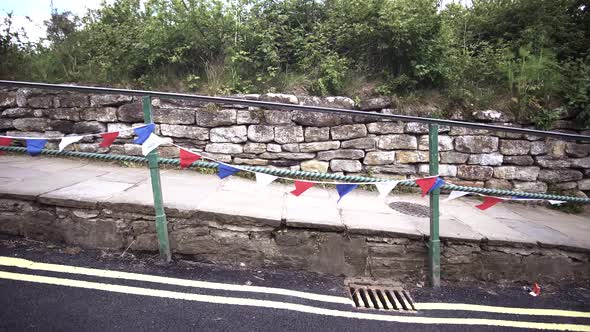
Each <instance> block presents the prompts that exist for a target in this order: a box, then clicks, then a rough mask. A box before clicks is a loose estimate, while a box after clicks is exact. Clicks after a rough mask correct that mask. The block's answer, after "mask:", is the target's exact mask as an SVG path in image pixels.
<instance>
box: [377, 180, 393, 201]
mask: <svg viewBox="0 0 590 332" xmlns="http://www.w3.org/2000/svg"><path fill="white" fill-rule="evenodd" d="M398 183H399V181H387V182H377V183H375V187H377V190H379V199H385V197H387V195H389V193H390V192H391V191H392V190H393V188H395V186H397V184H398Z"/></svg>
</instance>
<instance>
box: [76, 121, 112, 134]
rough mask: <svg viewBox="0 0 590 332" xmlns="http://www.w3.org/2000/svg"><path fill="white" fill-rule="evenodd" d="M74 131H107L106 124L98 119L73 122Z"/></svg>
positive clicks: (87, 132)
mask: <svg viewBox="0 0 590 332" xmlns="http://www.w3.org/2000/svg"><path fill="white" fill-rule="evenodd" d="M73 129H74V133H76V134H97V133H104V132H106V131H107V126H106V125H105V124H104V123H102V122H98V121H87V122H76V123H75V124H74V128H73Z"/></svg>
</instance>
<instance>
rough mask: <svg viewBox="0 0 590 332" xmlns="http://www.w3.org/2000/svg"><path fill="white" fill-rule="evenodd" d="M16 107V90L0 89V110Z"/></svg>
mask: <svg viewBox="0 0 590 332" xmlns="http://www.w3.org/2000/svg"><path fill="white" fill-rule="evenodd" d="M9 107H16V91H0V110H2V109H5V108H9Z"/></svg>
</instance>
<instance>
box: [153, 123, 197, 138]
mask: <svg viewBox="0 0 590 332" xmlns="http://www.w3.org/2000/svg"><path fill="white" fill-rule="evenodd" d="M160 131H161V133H162V135H164V136H170V137H182V138H192V139H197V140H200V141H205V140H208V139H209V129H207V128H201V127H196V126H183V125H173V124H165V123H162V124H161V125H160Z"/></svg>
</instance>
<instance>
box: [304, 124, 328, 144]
mask: <svg viewBox="0 0 590 332" xmlns="http://www.w3.org/2000/svg"><path fill="white" fill-rule="evenodd" d="M304 136H305V141H306V142H320V141H327V140H329V139H330V128H326V127H307V128H305V135H304Z"/></svg>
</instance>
